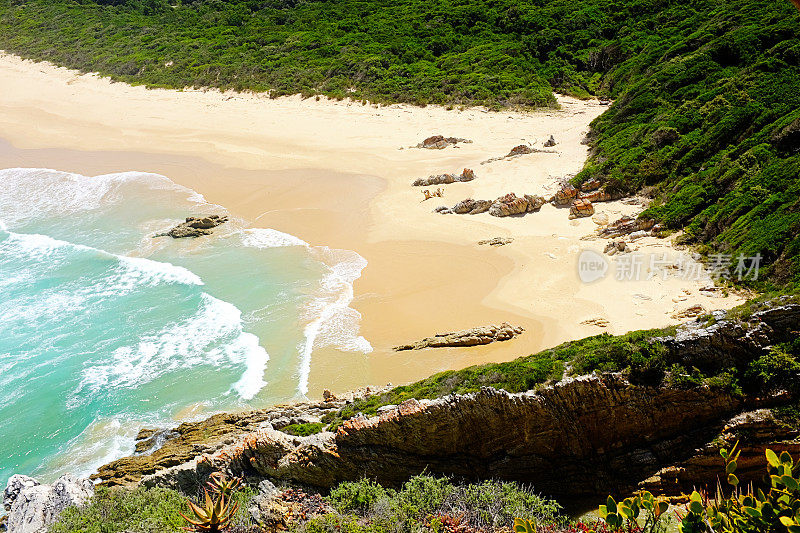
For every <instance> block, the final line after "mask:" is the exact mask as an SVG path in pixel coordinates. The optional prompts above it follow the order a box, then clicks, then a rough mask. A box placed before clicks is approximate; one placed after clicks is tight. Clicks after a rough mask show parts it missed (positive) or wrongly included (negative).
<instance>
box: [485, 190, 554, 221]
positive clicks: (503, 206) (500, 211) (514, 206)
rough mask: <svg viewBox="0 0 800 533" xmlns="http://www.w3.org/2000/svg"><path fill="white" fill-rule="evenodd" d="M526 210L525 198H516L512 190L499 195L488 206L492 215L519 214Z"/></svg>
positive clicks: (526, 202) (526, 201)
mask: <svg viewBox="0 0 800 533" xmlns="http://www.w3.org/2000/svg"><path fill="white" fill-rule="evenodd" d="M540 207H541V206H540ZM527 212H528V200H526V199H525V198H518V197H517V195H516V194H514V193H513V192H512V193H509V194H506V195H505V196H501V197H500V198H498V199H497V200H495V201H494V203H493V204H492V206H491V207H490V208H489V214H490V215H492V216H493V217H507V216H510V215H521V214H523V213H527Z"/></svg>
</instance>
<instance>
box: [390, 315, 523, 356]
mask: <svg viewBox="0 0 800 533" xmlns="http://www.w3.org/2000/svg"><path fill="white" fill-rule="evenodd" d="M523 331H525V330H524V329H523V328H521V327H514V326H512V325H510V324H508V323H506V322H503V323H502V324H500V325H499V326H495V325H492V326H482V327H478V328H472V329H466V330H463V331H457V332H454V333H438V334H436V335H435V336H433V337H428V338H426V339H422V340H421V341H418V342H415V343H414V344H403V345H401V346H395V348H394V350H395V351H397V352H401V351H404V350H423V349H425V348H456V347H465V346H478V345H481V344H490V343H492V342H500V341H507V340H509V339H513V338H514V337H516V336H517V335H519V334H521V333H522V332H523Z"/></svg>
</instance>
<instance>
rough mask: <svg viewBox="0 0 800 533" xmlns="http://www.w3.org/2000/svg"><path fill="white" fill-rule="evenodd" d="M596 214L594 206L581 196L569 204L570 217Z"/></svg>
mask: <svg viewBox="0 0 800 533" xmlns="http://www.w3.org/2000/svg"><path fill="white" fill-rule="evenodd" d="M592 215H594V206H593V205H592V202H590V201H589V200H583V199H581V198H579V199H577V200H573V201H572V205H570V206H569V218H571V219H572V218H583V217H590V216H592Z"/></svg>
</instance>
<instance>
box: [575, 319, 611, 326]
mask: <svg viewBox="0 0 800 533" xmlns="http://www.w3.org/2000/svg"><path fill="white" fill-rule="evenodd" d="M581 324H583V325H584V326H597V327H598V328H607V327H608V326H609V322H608V320H606V319H605V318H603V317H595V318H589V319H587V320H583V321H581Z"/></svg>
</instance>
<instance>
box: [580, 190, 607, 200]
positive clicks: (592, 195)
mask: <svg viewBox="0 0 800 533" xmlns="http://www.w3.org/2000/svg"><path fill="white" fill-rule="evenodd" d="M578 198H579V199H581V200H587V201H589V202H610V201H611V200H613V199H614V197H613V196H612V195H611V194H609V193H607V192H606V191H604V190H602V189H599V190H596V191H592V192H580V193H578Z"/></svg>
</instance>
